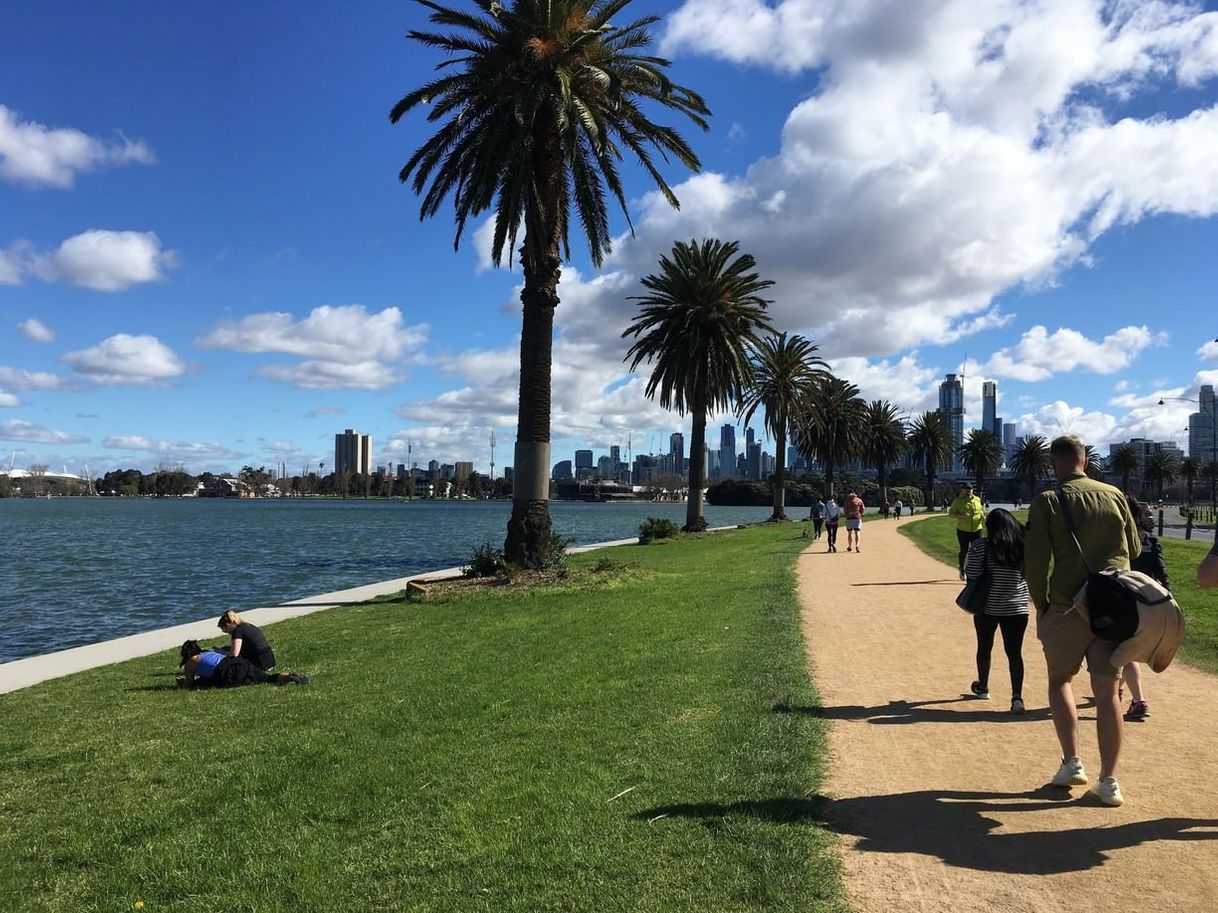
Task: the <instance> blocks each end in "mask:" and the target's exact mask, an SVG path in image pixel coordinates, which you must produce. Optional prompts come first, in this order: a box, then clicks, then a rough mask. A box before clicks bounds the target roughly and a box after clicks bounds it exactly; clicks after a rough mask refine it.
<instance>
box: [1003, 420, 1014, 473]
mask: <svg viewBox="0 0 1218 913" xmlns="http://www.w3.org/2000/svg"><path fill="white" fill-rule="evenodd" d="M1002 455H1003V462H1005V463H1006V464H1007V465H1008V466H1009V465H1010V464H1011V457H1013V456H1014V455H1015V423H1014V422H1006V423H1004V424H1003V426H1002Z"/></svg>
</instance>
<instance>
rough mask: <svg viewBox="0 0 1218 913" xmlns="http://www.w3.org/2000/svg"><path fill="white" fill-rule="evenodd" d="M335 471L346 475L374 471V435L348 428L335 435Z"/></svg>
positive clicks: (367, 473) (337, 473)
mask: <svg viewBox="0 0 1218 913" xmlns="http://www.w3.org/2000/svg"><path fill="white" fill-rule="evenodd" d="M334 472H335V474H336V475H340V476H346V475H353V474H355V473H357V472H358V473H363V474H365V475H370V474H371V473H372V436H371V435H369V434H356V433H355V431H354V430H352V429H351V428H348V429H347V430H346V431H344V432H343V433H342V434H336V435H334Z"/></svg>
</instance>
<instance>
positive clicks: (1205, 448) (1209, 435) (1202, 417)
mask: <svg viewBox="0 0 1218 913" xmlns="http://www.w3.org/2000/svg"><path fill="white" fill-rule="evenodd" d="M1199 399H1200V400H1201V410H1200V411H1199V412H1194V413H1193V414H1192V415H1190V416H1189V417H1188V455H1189V456H1191V457H1193V458H1194V459H1196V460H1200V462H1201V465H1202V466H1208V465H1209V464H1210V463H1212V462H1214V460H1216V459H1218V454H1216V453H1215V452H1214V420H1215V418H1216V417H1218V413H1215V411H1214V410H1215V408H1218V403H1216V402H1215V399H1214V385H1213V384H1205V385H1204V386H1203V387H1202V388H1201V395H1200V397H1199Z"/></svg>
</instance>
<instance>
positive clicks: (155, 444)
mask: <svg viewBox="0 0 1218 913" xmlns="http://www.w3.org/2000/svg"><path fill="white" fill-rule="evenodd" d="M102 446H103V447H105V448H107V449H108V450H126V451H130V452H136V453H150V454H153V455H155V456H158V457H160V458H161V459H162V460H164V461H166V462H172V463H186V462H190V461H207V460H239V459H242V458H243V457H245V456H246V454H243V453H238V452H236V451H234V450H230V449H228V448H227V447H225V446H224V445H223V444H217V443H214V442H210V441H207V442H202V443H190V442H187V441H157V440H153V439H152V438H147V437H143V436H141V435H138V434H127V435H115V436H111V437H107V438H104V439H103V440H102Z"/></svg>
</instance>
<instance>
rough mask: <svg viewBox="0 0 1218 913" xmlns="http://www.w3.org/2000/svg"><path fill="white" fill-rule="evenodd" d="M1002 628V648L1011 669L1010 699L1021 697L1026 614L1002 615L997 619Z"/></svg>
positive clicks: (1026, 623)
mask: <svg viewBox="0 0 1218 913" xmlns="http://www.w3.org/2000/svg"><path fill="white" fill-rule="evenodd" d="M998 626H999V627H1000V628H1002V649H1003V652H1005V653H1006V655H1007V665H1008V666H1009V667H1010V670H1011V700H1015V699H1016V698H1019V699H1021V700H1022V698H1023V635H1024V632H1026V631H1027V630H1028V616H1027V615H1003V616H1002V617H1001V618H999V619H998Z"/></svg>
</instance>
